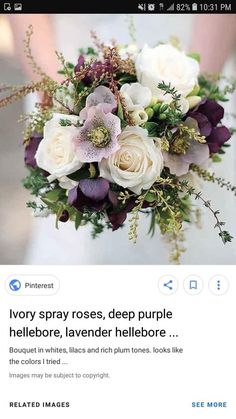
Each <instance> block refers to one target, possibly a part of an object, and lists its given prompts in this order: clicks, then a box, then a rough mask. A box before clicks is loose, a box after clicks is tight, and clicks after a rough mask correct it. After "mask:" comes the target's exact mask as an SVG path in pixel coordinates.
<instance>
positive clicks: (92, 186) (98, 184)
mask: <svg viewBox="0 0 236 419" xmlns="http://www.w3.org/2000/svg"><path fill="white" fill-rule="evenodd" d="M79 187H80V189H81V191H82V192H83V194H84V195H85V196H87V198H90V199H92V200H93V201H102V200H103V199H104V198H106V196H107V194H108V191H109V182H108V180H106V179H103V178H102V177H100V178H98V179H82V180H81V181H80V182H79Z"/></svg>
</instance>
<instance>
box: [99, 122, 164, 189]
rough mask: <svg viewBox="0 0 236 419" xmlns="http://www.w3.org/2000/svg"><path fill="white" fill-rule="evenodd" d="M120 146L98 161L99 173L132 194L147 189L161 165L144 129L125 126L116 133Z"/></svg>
mask: <svg viewBox="0 0 236 419" xmlns="http://www.w3.org/2000/svg"><path fill="white" fill-rule="evenodd" d="M118 141H119V145H120V149H119V150H118V151H117V152H116V153H114V154H112V155H111V156H110V157H109V158H108V159H103V160H102V161H101V163H99V169H100V176H102V177H103V178H105V179H107V180H109V181H110V182H114V183H117V184H118V185H120V186H123V188H128V189H130V190H131V191H132V192H134V193H135V194H140V193H141V191H142V189H144V190H147V189H149V188H150V187H151V186H152V185H153V183H154V182H155V180H156V179H157V177H158V176H160V174H161V171H162V169H163V157H162V153H161V151H160V149H159V148H158V146H157V145H156V144H155V143H154V140H153V139H152V138H150V137H148V132H147V130H145V129H143V128H140V127H138V126H130V127H126V128H125V129H124V130H123V131H122V133H121V134H120V135H119V137H118Z"/></svg>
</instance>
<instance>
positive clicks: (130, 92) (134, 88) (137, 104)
mask: <svg viewBox="0 0 236 419" xmlns="http://www.w3.org/2000/svg"><path fill="white" fill-rule="evenodd" d="M120 93H121V94H122V96H123V97H124V99H125V103H126V106H127V110H128V111H129V112H130V111H134V110H135V109H144V108H146V107H147V106H148V105H149V104H150V103H151V100H152V92H151V90H150V89H149V88H148V87H144V86H142V85H141V84H140V83H131V84H128V83H125V84H123V86H122V87H121V89H120Z"/></svg>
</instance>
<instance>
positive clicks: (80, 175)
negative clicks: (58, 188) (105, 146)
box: [68, 166, 96, 181]
mask: <svg viewBox="0 0 236 419" xmlns="http://www.w3.org/2000/svg"><path fill="white" fill-rule="evenodd" d="M93 169H94V170H96V169H95V166H93V167H92V168H91V167H90V166H85V167H82V168H81V169H79V170H77V172H75V173H72V174H71V175H68V177H69V178H70V179H71V180H75V181H80V180H81V179H88V178H91V177H92V178H94V177H95V173H94V170H93Z"/></svg>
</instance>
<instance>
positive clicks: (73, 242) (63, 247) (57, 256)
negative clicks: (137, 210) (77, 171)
mask: <svg viewBox="0 0 236 419" xmlns="http://www.w3.org/2000/svg"><path fill="white" fill-rule="evenodd" d="M192 19H193V16H191V15H184V16H183V15H182V16H181V15H135V16H134V23H135V27H136V38H137V42H138V44H139V45H140V46H142V45H143V44H144V43H145V42H147V43H148V44H149V45H151V46H154V45H155V44H156V43H157V42H159V41H168V40H169V38H170V37H171V36H178V38H179V39H180V41H181V42H182V43H183V45H184V46H185V47H186V48H188V46H189V44H190V42H191V36H192V34H191V27H192ZM129 22H130V17H128V16H127V15H109V14H108V15H55V16H54V17H53V24H54V27H55V31H56V35H57V40H58V49H59V50H60V51H62V52H63V54H64V55H65V57H66V58H67V59H68V60H70V61H73V62H76V59H77V57H78V50H79V48H80V47H86V46H89V45H91V38H90V31H91V30H94V31H96V33H97V35H98V36H99V38H101V40H102V41H105V42H106V41H109V40H111V39H112V38H115V39H116V40H117V41H118V42H119V43H121V44H125V43H129V42H130V41H131V40H130V36H129V31H128V26H129ZM234 141H235V139H234ZM233 154H235V147H231V149H230V150H229V152H228V155H227V156H226V157H225V158H224V163H223V164H220V165H219V166H218V167H216V169H215V170H217V173H220V174H221V175H223V176H225V177H227V178H229V179H230V180H231V181H235V171H234V167H235V158H233ZM204 194H205V196H206V197H207V199H212V204H213V205H214V206H215V207H216V208H220V209H221V212H222V216H223V219H224V221H227V227H228V228H229V229H230V231H231V233H232V235H233V236H235V237H236V222H235V213H236V211H235V210H236V205H235V204H236V198H235V197H233V196H232V194H230V193H229V192H227V191H223V190H222V189H218V188H217V187H216V186H215V185H207V186H206V187H205V188H204ZM128 224H129V223H128V222H127V223H126V225H125V227H124V228H122V229H120V230H118V231H116V232H115V233H113V232H111V231H110V230H109V231H105V232H104V233H102V234H101V235H100V237H98V238H97V239H95V240H93V239H92V238H91V228H90V226H84V227H81V228H80V229H79V230H78V231H76V230H75V228H74V225H73V224H72V223H70V222H68V223H65V224H63V223H60V228H59V230H56V228H55V222H54V218H53V216H50V217H48V218H36V219H34V220H33V228H32V235H31V239H30V242H29V246H28V252H27V256H26V260H25V263H27V264H78V265H79V264H106V265H107V264H167V263H168V246H167V245H166V243H164V241H163V239H161V237H160V234H159V233H158V232H157V233H156V235H155V236H154V237H153V238H150V237H149V236H148V235H147V232H148V228H149V219H148V218H147V217H145V216H143V215H141V217H140V223H139V236H138V241H137V244H136V245H134V244H132V243H131V242H129V240H128ZM213 227H214V219H213V218H212V217H211V215H209V214H208V213H206V211H205V214H204V222H203V228H202V230H198V229H196V228H195V227H194V226H192V228H191V229H190V231H189V232H188V233H187V252H186V253H185V254H184V256H183V258H182V263H184V264H233V263H234V260H235V255H236V245H235V243H233V244H232V245H230V244H228V245H226V246H224V245H223V244H222V243H221V241H220V239H219V237H218V235H217V231H216V230H214V228H213ZM157 230H158V229H157ZM235 242H236V240H235Z"/></svg>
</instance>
